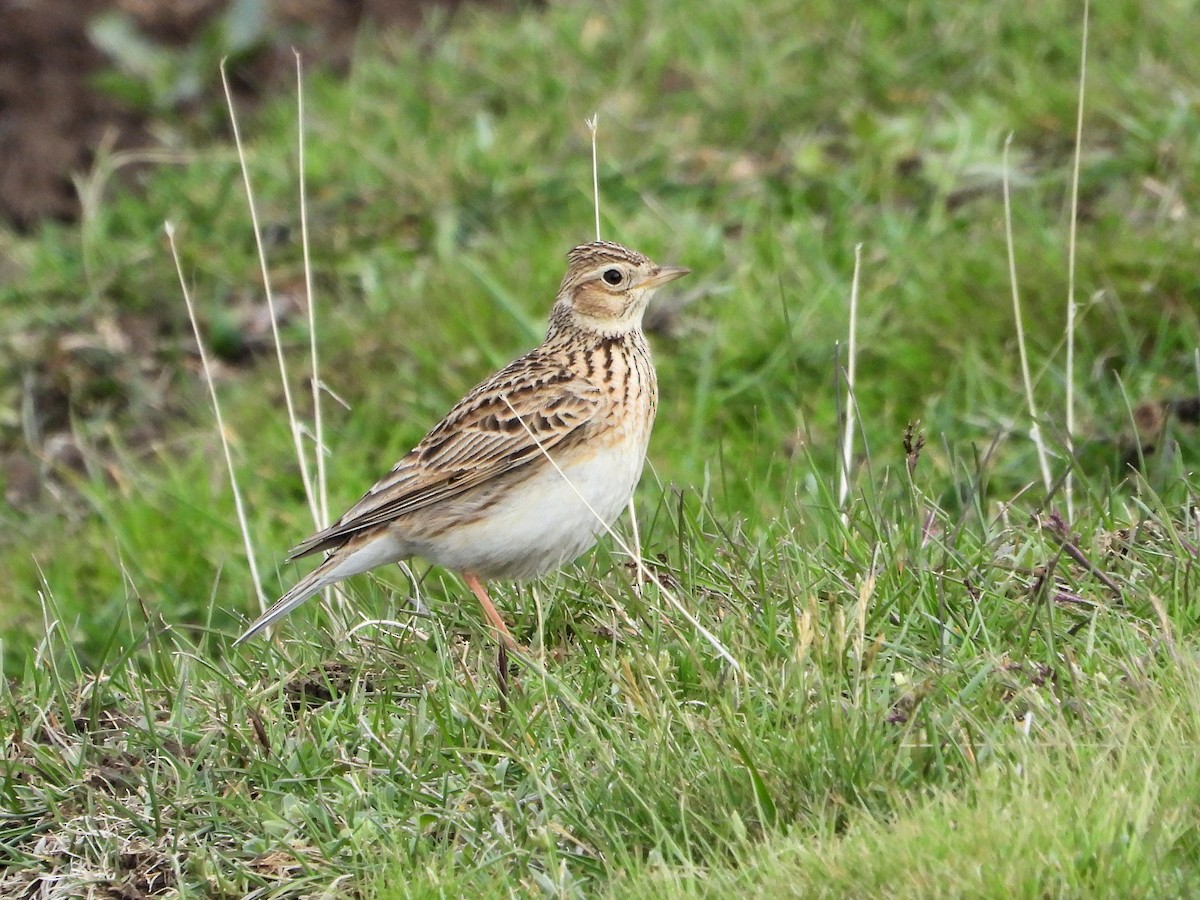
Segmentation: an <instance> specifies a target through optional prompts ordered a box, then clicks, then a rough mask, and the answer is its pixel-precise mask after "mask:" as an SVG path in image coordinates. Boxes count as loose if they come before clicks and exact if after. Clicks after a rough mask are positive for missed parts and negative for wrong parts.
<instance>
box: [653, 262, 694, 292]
mask: <svg viewBox="0 0 1200 900" xmlns="http://www.w3.org/2000/svg"><path fill="white" fill-rule="evenodd" d="M691 271H692V270H691V269H685V268H683V267H682V266H659V267H658V268H657V269H655V270H654V274H653V275H651V276H650V277H649V278H647V279H646V280H645V281H643V282H642V287H658V286H659V285H662V284H666V283H667V282H668V281H674V280H675V279H676V278H682V277H683V276H684V275H687V274H688V273H689V272H691Z"/></svg>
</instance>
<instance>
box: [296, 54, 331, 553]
mask: <svg viewBox="0 0 1200 900" xmlns="http://www.w3.org/2000/svg"><path fill="white" fill-rule="evenodd" d="M292 52H293V53H295V54H296V168H297V169H298V170H299V171H298V175H297V177H298V178H299V180H300V246H301V248H302V252H303V254H304V304H305V306H307V307H308V347H309V354H310V360H311V365H312V399H313V440H315V441H316V444H317V455H316V459H317V511H318V513H319V515H318V517H317V520H316V523H315V524H316V526H317V530H318V531H320V530H321V529H322V528H324V527H325V526H327V525H328V524H329V491H328V488H327V482H326V480H325V428H324V423H323V421H322V418H321V370H320V367H319V366H318V365H317V312H316V304H315V300H314V297H313V282H312V261H311V258H310V256H309V252H308V194H307V192H306V190H305V185H304V71H303V67H302V64H301V61H300V53H299V51H296V50H293V51H292Z"/></svg>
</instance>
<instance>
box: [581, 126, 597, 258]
mask: <svg viewBox="0 0 1200 900" xmlns="http://www.w3.org/2000/svg"><path fill="white" fill-rule="evenodd" d="M585 121H586V122H587V127H588V130H589V131H590V132H591V133H592V200H593V202H594V205H595V207H596V240H600V167H599V165H598V164H597V162H596V131H597V129H598V128H599V127H600V113H594V114H593V115H592V117H591V118H590V119H586V120H585Z"/></svg>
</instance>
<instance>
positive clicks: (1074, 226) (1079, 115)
mask: <svg viewBox="0 0 1200 900" xmlns="http://www.w3.org/2000/svg"><path fill="white" fill-rule="evenodd" d="M1090 12H1091V4H1090V2H1089V0H1083V40H1082V42H1081V43H1082V46H1081V47H1080V50H1079V103H1078V108H1077V110H1076V115H1075V160H1074V163H1073V165H1072V167H1071V225H1070V232H1069V237H1068V239H1067V451H1068V452H1071V453H1073V452H1074V449H1075V235H1076V231H1077V230H1078V227H1079V160H1080V157H1081V156H1082V155H1083V97H1084V85H1085V83H1086V82H1087V48H1088V20H1089V18H1090ZM1074 474H1075V473H1074V468H1073V467H1072V468H1071V469H1068V470H1067V478H1066V482H1065V484H1064V490H1065V491H1066V495H1067V518H1068V520H1070V519H1073V518H1074V486H1075V478H1074Z"/></svg>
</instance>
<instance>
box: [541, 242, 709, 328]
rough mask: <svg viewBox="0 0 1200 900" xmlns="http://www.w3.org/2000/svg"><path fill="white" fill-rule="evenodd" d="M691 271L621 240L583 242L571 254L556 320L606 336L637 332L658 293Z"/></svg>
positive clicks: (555, 306)
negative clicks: (661, 262)
mask: <svg viewBox="0 0 1200 900" xmlns="http://www.w3.org/2000/svg"><path fill="white" fill-rule="evenodd" d="M686 274H688V270H687V269H683V268H680V267H679V266H660V265H657V264H655V263H654V262H652V261H651V260H649V259H648V258H647V257H645V256H643V255H642V254H641V253H638V252H637V251H636V250H630V249H628V248H627V247H622V246H621V245H620V244H614V243H611V242H609V241H594V242H593V243H590V244H583V245H581V246H579V247H576V248H575V249H574V250H572V251H571V252H570V253H568V254H567V274H566V275H564V276H563V280H562V284H561V285H560V286H559V288H558V297H557V299H556V300H555V302H554V311H553V313H552V314H551V322H552V323H553V324H554V325H558V326H560V327H561V326H564V325H573V326H574V327H576V328H583V329H586V330H588V331H595V332H599V333H601V334H606V335H618V334H624V333H626V332H630V331H635V330H637V329H639V328H641V327H642V315H643V314H644V313H645V311H646V305H647V304H648V303H649V302H650V298H651V297H652V296H653V295H654V292H655V291H656V290H657V289H658V288H659V287H661V286H662V285H664V284H666V283H667V282H668V281H674V280H675V279H676V278H682V277H683V276H684V275H686Z"/></svg>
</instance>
